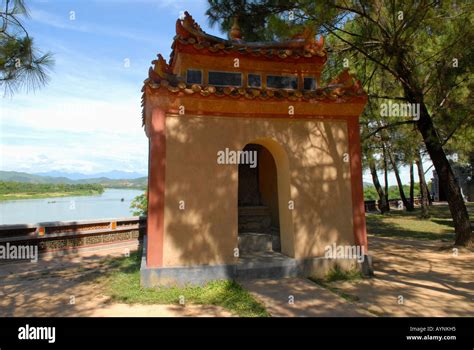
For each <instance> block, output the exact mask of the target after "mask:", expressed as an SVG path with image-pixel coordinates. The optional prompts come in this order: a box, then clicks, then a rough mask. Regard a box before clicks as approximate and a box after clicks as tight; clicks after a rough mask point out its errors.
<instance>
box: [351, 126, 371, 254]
mask: <svg viewBox="0 0 474 350" xmlns="http://www.w3.org/2000/svg"><path fill="white" fill-rule="evenodd" d="M347 129H348V133H349V157H350V164H351V186H352V217H353V225H354V238H355V243H356V244H357V245H359V246H362V247H364V249H365V254H368V245H367V228H366V224H365V206H364V190H363V185H362V154H361V147H360V131H359V119H358V118H357V117H353V118H348V120H347Z"/></svg>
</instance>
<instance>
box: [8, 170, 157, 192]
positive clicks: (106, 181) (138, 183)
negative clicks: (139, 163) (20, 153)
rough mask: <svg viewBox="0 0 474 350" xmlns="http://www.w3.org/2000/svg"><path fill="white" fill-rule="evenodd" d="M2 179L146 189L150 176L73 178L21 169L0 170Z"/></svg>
mask: <svg viewBox="0 0 474 350" xmlns="http://www.w3.org/2000/svg"><path fill="white" fill-rule="evenodd" d="M0 181H14V182H27V183H37V184H46V183H50V184H59V183H63V184H101V185H102V186H104V187H108V188H138V189H145V188H146V186H147V182H148V178H147V177H146V176H142V177H139V178H133V179H111V178H108V177H96V178H86V179H71V178H68V177H64V176H60V177H55V176H44V175H38V174H28V173H23V172H19V171H0Z"/></svg>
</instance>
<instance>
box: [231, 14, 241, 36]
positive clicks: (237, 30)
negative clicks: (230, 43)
mask: <svg viewBox="0 0 474 350" xmlns="http://www.w3.org/2000/svg"><path fill="white" fill-rule="evenodd" d="M232 20H233V23H232V28H230V31H229V38H230V39H232V40H237V41H240V40H242V32H241V31H240V26H239V17H238V16H234V17H233V18H232Z"/></svg>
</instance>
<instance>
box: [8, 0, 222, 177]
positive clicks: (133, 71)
mask: <svg viewBox="0 0 474 350" xmlns="http://www.w3.org/2000/svg"><path fill="white" fill-rule="evenodd" d="M27 4H28V6H29V10H30V18H29V19H25V20H24V23H25V25H26V28H27V29H28V31H29V32H30V34H31V35H32V36H33V38H34V40H35V42H36V45H37V47H38V48H40V49H41V50H43V51H51V52H53V53H54V58H55V61H56V63H55V66H54V69H53V71H52V73H51V81H50V83H49V84H48V85H47V86H46V87H44V88H42V89H41V90H39V91H37V92H35V93H34V94H32V93H29V94H26V93H17V94H15V95H14V96H13V97H11V98H10V97H9V98H3V99H2V105H3V106H2V108H1V112H2V114H1V125H0V126H1V130H0V132H1V147H2V152H1V169H2V170H16V171H26V172H42V171H50V170H61V171H67V172H83V173H95V172H101V171H107V170H112V169H119V170H125V171H135V172H140V173H146V172H147V152H148V146H147V145H148V143H147V138H146V136H145V133H144V132H143V129H142V127H141V107H140V97H141V93H140V89H141V87H142V83H143V80H144V79H145V78H146V76H147V72H148V68H149V66H150V64H151V61H152V60H153V59H154V58H155V57H156V55H157V54H158V53H162V54H163V55H164V57H168V56H169V53H170V51H171V49H170V46H171V43H172V39H173V37H174V35H175V22H176V19H177V18H178V17H179V15H180V11H184V10H188V11H189V12H190V13H191V14H192V15H193V16H194V17H195V18H196V19H197V20H198V21H199V23H201V24H202V25H203V26H204V27H205V28H206V24H207V20H206V18H205V17H204V12H205V10H206V1H204V0H203V1H192V0H191V1H185V0H155V1H151V0H133V1H126V0H100V1H99V0H97V1H94V0H81V1H78V0H75V1H68V0H62V1H58V0H55V1H53V0H51V1H46V0H30V1H27ZM72 11H73V12H72ZM74 17H75V18H74ZM206 30H208V31H209V32H211V33H214V34H219V33H218V31H216V30H211V29H209V28H206ZM127 63H129V65H127Z"/></svg>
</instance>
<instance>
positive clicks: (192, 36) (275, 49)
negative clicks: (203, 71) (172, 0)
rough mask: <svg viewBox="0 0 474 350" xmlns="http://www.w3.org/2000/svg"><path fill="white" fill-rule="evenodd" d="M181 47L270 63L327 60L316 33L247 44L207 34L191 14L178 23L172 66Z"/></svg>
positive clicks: (321, 42) (321, 41)
mask: <svg viewBox="0 0 474 350" xmlns="http://www.w3.org/2000/svg"><path fill="white" fill-rule="evenodd" d="M179 44H182V45H192V47H194V48H195V49H197V50H203V51H207V52H210V53H211V54H212V53H215V54H217V53H224V54H235V53H239V54H242V55H251V56H253V57H265V58H267V59H276V60H280V59H286V58H293V59H298V58H302V59H305V58H306V59H308V58H312V57H318V58H323V61H325V60H326V55H327V53H326V50H325V49H324V38H323V37H322V36H320V38H319V40H318V41H316V40H315V38H314V33H313V32H312V31H310V30H306V31H305V32H304V33H302V34H300V35H298V37H295V38H294V39H292V40H288V41H282V42H244V41H242V40H225V39H222V38H218V37H215V36H213V35H209V34H207V33H205V32H204V31H203V30H202V29H201V27H200V26H199V25H198V24H197V23H196V22H195V21H194V19H193V18H192V17H191V15H190V14H189V13H188V12H185V15H184V18H183V19H182V20H181V19H178V20H177V21H176V36H175V38H174V41H173V45H172V49H173V51H172V53H171V56H170V62H171V64H173V58H174V56H175V54H176V52H175V51H176V48H177V46H178V45H179Z"/></svg>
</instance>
